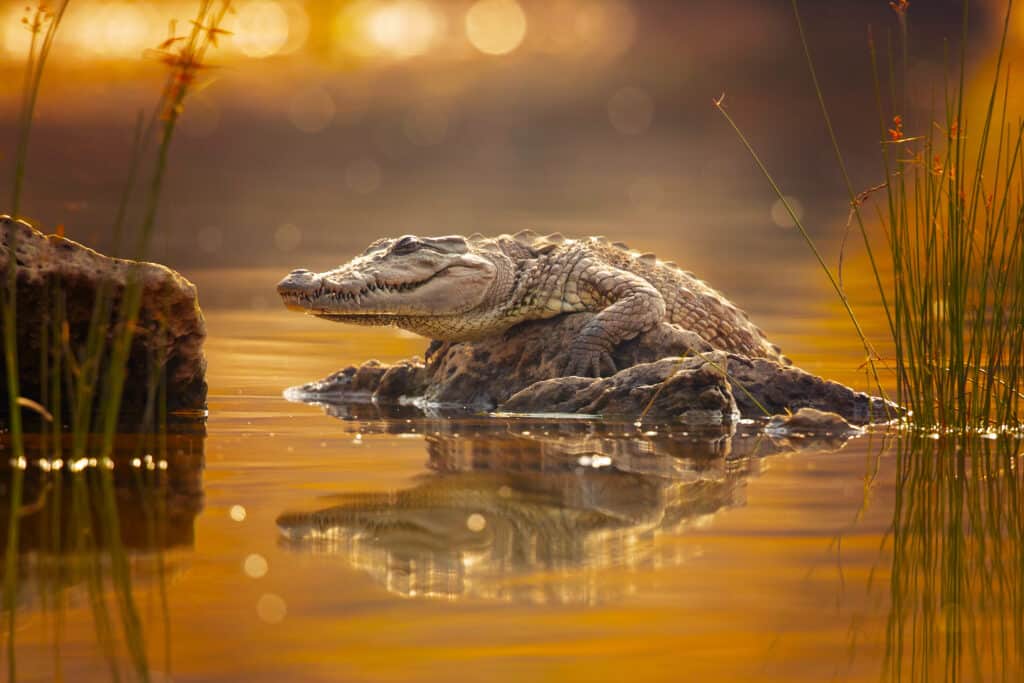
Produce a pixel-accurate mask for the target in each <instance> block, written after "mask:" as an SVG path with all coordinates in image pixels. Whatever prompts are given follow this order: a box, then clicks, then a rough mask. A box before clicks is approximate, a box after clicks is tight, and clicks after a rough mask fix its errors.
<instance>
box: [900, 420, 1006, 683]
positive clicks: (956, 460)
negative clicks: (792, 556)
mask: <svg viewBox="0 0 1024 683" xmlns="http://www.w3.org/2000/svg"><path fill="white" fill-rule="evenodd" d="M1022 455H1024V452H1022V451H1021V443H1020V442H1019V441H1015V440H1011V439H1000V440H995V441H992V440H988V439H977V438H963V439H956V438H950V439H942V440H932V439H927V438H920V437H916V438H907V439H905V440H903V441H901V442H899V444H898V446H897V476H898V480H897V486H896V503H895V508H894V512H893V526H892V544H893V558H892V573H891V578H890V585H889V592H890V599H891V605H890V611H889V618H888V623H887V629H886V662H885V671H884V674H885V677H886V678H887V679H889V680H894V681H912V682H916V681H936V680H946V681H961V680H963V681H1019V680H1022V679H1024V571H1022V568H1024V514H1022V513H1024V498H1022V494H1024V486H1022V482H1021V476H1022V475H1021V465H1022V462H1021V457H1022Z"/></svg>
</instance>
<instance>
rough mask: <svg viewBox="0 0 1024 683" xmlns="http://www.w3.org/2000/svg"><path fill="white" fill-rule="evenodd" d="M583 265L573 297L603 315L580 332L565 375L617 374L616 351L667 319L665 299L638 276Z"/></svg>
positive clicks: (588, 263) (600, 265)
mask: <svg viewBox="0 0 1024 683" xmlns="http://www.w3.org/2000/svg"><path fill="white" fill-rule="evenodd" d="M580 266H581V267H582V268H581V270H580V269H577V270H580V277H579V280H578V281H577V283H576V291H575V292H574V293H570V294H574V295H575V296H578V298H579V299H580V301H581V302H582V304H583V305H584V307H585V309H586V310H597V311H599V312H598V314H597V316H595V317H594V319H593V320H591V321H590V322H589V323H587V325H586V326H585V327H584V328H583V329H582V330H580V334H579V337H577V339H576V341H575V342H574V343H573V347H572V352H571V354H570V358H571V360H570V361H569V362H568V364H567V365H566V367H565V368H564V374H565V375H582V376H587V377H600V376H602V375H605V374H614V373H615V371H616V367H615V363H614V361H613V360H612V351H614V350H615V347H616V346H618V345H619V343H621V342H623V341H626V340H627V339H632V338H633V337H635V336H637V335H638V334H640V333H641V332H645V331H647V330H649V329H651V328H652V327H654V326H655V325H657V324H658V322H660V321H661V320H663V319H664V317H665V300H664V299H663V298H662V296H661V294H660V293H658V290H656V289H655V288H654V287H653V286H652V285H651V284H650V283H649V282H647V280H645V279H643V278H642V277H640V276H638V275H634V274H633V273H630V272H627V271H625V270H620V269H618V268H614V267H612V266H609V265H607V264H604V263H599V262H597V261H590V260H585V261H584V262H582V263H581V264H580Z"/></svg>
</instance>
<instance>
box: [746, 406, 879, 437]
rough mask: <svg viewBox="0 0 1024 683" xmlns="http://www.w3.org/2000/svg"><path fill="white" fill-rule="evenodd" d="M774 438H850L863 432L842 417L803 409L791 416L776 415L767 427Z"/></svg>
mask: <svg viewBox="0 0 1024 683" xmlns="http://www.w3.org/2000/svg"><path fill="white" fill-rule="evenodd" d="M764 430H765V432H767V433H768V434H770V435H772V436H796V437H807V436H850V435H853V434H859V433H860V432H861V431H862V430H861V429H860V428H858V427H854V426H853V425H851V424H850V423H849V422H847V421H846V420H845V419H844V418H843V416H842V415H838V414H836V413H829V412H825V411H823V410H816V409H814V408H801V409H800V410H798V411H796V412H795V413H792V414H789V415H775V416H773V417H772V418H771V419H770V420H768V424H767V425H765V428H764Z"/></svg>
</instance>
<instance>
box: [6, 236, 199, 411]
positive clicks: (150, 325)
mask: <svg viewBox="0 0 1024 683" xmlns="http://www.w3.org/2000/svg"><path fill="white" fill-rule="evenodd" d="M15 232H16V233H17V254H16V258H17V297H18V314H17V331H16V334H17V337H18V371H19V380H20V386H21V393H22V395H23V396H26V397H28V398H32V399H36V400H38V399H39V398H40V397H41V395H42V387H41V380H42V377H43V367H42V356H43V350H44V344H48V343H52V339H53V337H52V330H51V329H49V328H50V327H51V322H52V321H51V318H50V315H51V313H52V311H53V302H54V300H55V299H54V297H55V296H56V294H57V293H59V294H60V295H61V296H63V298H64V301H65V310H66V320H67V323H68V328H67V333H68V344H69V346H70V348H71V350H73V351H74V352H76V353H78V354H81V353H82V349H84V348H85V343H86V336H87V333H88V330H89V324H90V319H91V317H92V315H93V308H94V302H95V300H96V294H97V291H98V290H99V289H100V288H101V287H103V286H105V287H109V292H110V296H112V298H113V302H114V306H115V308H114V310H115V311H116V310H117V309H118V307H119V306H120V302H121V298H122V296H123V294H124V290H125V286H126V283H127V282H128V278H129V274H130V273H131V272H132V271H133V270H134V269H137V270H136V271H135V272H136V273H137V277H139V278H140V281H141V283H142V292H143V293H142V307H141V309H140V310H139V318H138V323H137V326H136V332H135V337H134V340H133V342H132V348H131V352H130V355H129V358H128V364H127V372H126V380H125V386H124V398H123V401H122V406H123V407H124V411H125V412H133V411H135V412H139V411H142V410H143V409H144V407H145V406H146V403H147V400H148V397H149V394H150V387H151V385H152V383H151V379H150V378H151V377H152V376H153V372H154V365H155V364H156V363H161V366H162V367H160V368H157V369H158V370H159V371H161V372H162V373H163V375H164V377H165V378H166V383H167V408H168V409H169V410H171V411H174V410H187V409H202V408H205V405H206V380H205V374H206V358H205V356H204V355H203V341H204V340H205V338H206V324H205V321H204V320H203V314H202V311H200V309H199V303H198V299H197V295H196V288H195V285H193V284H192V283H191V282H189V281H188V280H186V279H185V278H184V277H182V276H181V275H179V274H178V273H176V272H175V271H173V270H171V269H170V268H167V267H165V266H162V265H158V264H155V263H143V262H135V261H129V260H126V259H118V258H112V257H109V256H104V255H103V254H100V253H98V252H96V251H93V250H92V249H89V248H88V247H85V246H83V245H81V244H79V243H77V242H74V241H72V240H69V239H65V238H63V237H60V236H57V235H44V234H43V233H41V232H39V231H38V230H36V229H34V228H32V227H31V226H30V225H28V224H27V223H24V222H22V221H15V220H12V219H11V218H10V217H9V216H0V238H2V243H3V246H4V247H5V248H3V249H0V273H6V272H7V264H8V254H9V250H8V249H7V248H6V247H7V245H8V244H9V243H10V240H11V238H12V236H13V235H14V233H15ZM44 330H45V332H44ZM105 330H106V334H107V338H108V341H110V340H111V339H113V330H114V326H113V325H109V324H108V325H106V326H105ZM46 335H50V337H49V339H50V340H51V341H50V342H46V341H45V336H46ZM2 365H3V364H0V366H2ZM5 373H6V367H0V377H3V376H4V375H5ZM3 381H6V379H4V380H3Z"/></svg>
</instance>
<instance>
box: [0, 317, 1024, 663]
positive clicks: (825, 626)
mask: <svg viewBox="0 0 1024 683" xmlns="http://www.w3.org/2000/svg"><path fill="white" fill-rule="evenodd" d="M809 315H817V314H815V313H813V312H811V313H809ZM207 318H208V323H209V331H210V339H209V342H208V348H207V351H208V356H209V382H210V390H211V395H210V401H209V418H208V422H207V425H206V429H207V436H206V438H205V440H204V439H203V437H202V436H195V435H193V436H189V437H184V438H183V440H179V441H176V442H174V443H173V444H172V446H171V450H172V451H175V449H177V455H176V458H177V459H175V457H172V458H171V471H172V473H174V470H175V469H176V468H177V469H182V470H184V471H183V472H178V473H177V474H176V476H177V477H178V479H179V480H180V481H182V482H185V484H182V486H181V488H182V489H184V490H185V493H184V494H182V495H180V496H179V498H180V499H178V500H176V501H172V502H171V503H170V504H169V506H168V510H169V512H168V521H167V524H168V526H169V528H170V533H168V534H166V538H167V539H169V540H168V541H167V542H166V545H167V546H168V547H167V548H164V549H163V550H162V552H161V553H159V554H154V553H153V552H152V551H149V550H140V549H136V550H132V544H131V543H130V542H127V545H128V547H129V553H130V566H131V569H132V577H131V578H132V583H131V585H132V588H131V593H132V595H133V596H134V597H135V599H136V601H137V602H136V607H137V609H138V613H139V615H140V622H141V623H140V631H141V634H142V638H143V641H144V652H145V665H144V667H143V668H144V672H143V673H144V674H145V675H148V677H149V678H150V679H151V680H175V681H221V680H224V681H228V680H230V681H299V680H302V681H305V680H310V681H397V680H401V681H405V680H410V681H427V680H467V681H469V680H473V681H475V680H502V681H524V680H551V681H569V680H573V681H575V680H579V681H596V680H607V681H616V680H633V681H638V680H666V681H667V680H672V681H677V680H707V681H829V680H839V681H876V680H915V681H928V680H965V681H966V680H970V681H982V680H1006V681H1015V680H1021V679H1020V675H1021V672H1022V670H1021V665H1022V659H1021V656H1020V653H1021V649H1020V648H1021V642H1022V641H1021V636H1022V632H1024V631H1022V627H1021V619H1022V609H1021V601H1022V597H1021V592H1022V586H1021V577H1020V562H1021V559H1022V554H1021V551H1022V548H1024V545H1022V544H1021V534H1020V519H1021V516H1020V514H1019V513H1020V512H1021V502H1020V500H1021V499H1020V498H1019V497H1018V493H1019V490H1018V484H1017V481H1018V478H1019V477H1018V475H1017V469H1016V464H1017V463H1018V461H1019V454H1018V453H1017V452H1009V451H1008V452H1005V453H1004V452H1003V450H1001V449H998V448H996V446H995V445H990V444H988V443H986V444H983V445H982V446H979V447H978V449H979V450H978V453H981V455H978V453H974V452H972V453H970V454H968V455H966V456H965V454H964V453H963V451H956V449H955V447H951V448H949V449H947V451H948V452H944V453H940V452H936V448H938V447H939V446H941V444H939V445H938V446H936V445H935V444H938V442H931V441H929V442H927V443H928V444H929V445H928V446H923V447H922V446H919V445H918V446H913V447H912V446H911V445H909V444H900V443H899V442H898V441H897V440H896V439H895V438H893V437H891V436H886V435H885V434H883V433H875V434H871V435H866V436H862V437H860V438H856V439H853V440H852V441H850V442H848V443H846V444H845V445H844V444H841V443H817V444H814V443H812V444H806V443H799V442H798V443H787V442H778V441H772V440H769V439H765V438H763V437H758V436H756V435H754V434H750V433H740V434H737V435H736V436H734V437H733V438H732V439H731V440H730V439H728V438H722V437H718V438H714V439H710V440H708V439H704V438H702V437H700V438H699V437H698V435H696V434H689V433H688V432H686V431H685V430H684V429H683V428H682V427H679V426H675V427H673V426H665V425H662V426H658V427H654V428H652V427H650V426H645V427H643V428H642V429H640V428H636V427H634V426H633V425H632V424H607V423H600V422H579V421H551V420H549V421H543V420H520V421H516V420H512V421H508V420H499V419H497V418H491V417H487V416H482V417H479V418H473V419H467V420H459V421H452V420H444V419H431V418H423V417H421V416H420V417H417V416H413V415H411V414H410V415H409V416H406V415H404V414H400V415H397V416H392V417H389V418H387V419H377V418H376V417H375V416H374V414H373V411H372V410H371V411H369V412H367V413H365V414H362V415H359V416H358V417H353V416H352V415H348V414H346V413H345V410H344V409H331V408H328V409H325V408H322V407H318V406H311V405H302V404H295V403H289V402H287V401H286V400H285V399H283V398H282V397H281V390H282V389H283V388H284V387H287V386H289V385H294V384H297V383H301V382H303V381H307V380H309V379H312V378H316V377H320V376H323V375H325V374H327V373H329V372H331V371H333V370H335V369H338V368H339V367H342V366H343V365H345V364H348V363H353V362H360V361H362V360H365V359H366V358H367V357H368V356H370V355H372V356H376V357H378V358H379V359H381V360H382V361H390V360H395V359H398V358H402V357H407V356H410V355H414V354H416V353H419V352H421V351H422V349H423V346H424V343H423V341H422V340H419V339H416V338H414V337H410V336H406V335H403V334H401V333H398V332H395V331H391V330H373V329H357V328H347V327H344V328H343V327H340V326H335V325H328V324H326V323H323V322H322V321H317V320H311V319H306V318H302V317H300V316H294V315H291V314H288V313H286V312H284V311H277V310H258V311H240V310H211V311H209V312H208V314H207ZM826 318H827V316H826ZM824 319H825V318H820V317H819V319H818V321H817V322H816V323H815V324H814V325H812V326H811V328H812V329H817V330H820V329H822V323H821V321H822V320H824ZM805 325H808V323H806V321H804V322H801V321H799V320H793V319H792V318H790V319H789V322H785V321H773V320H768V321H766V326H767V327H769V329H770V330H773V331H774V333H775V335H774V336H776V337H777V338H780V341H782V342H784V345H786V346H787V349H790V350H792V349H794V348H796V350H797V351H796V353H795V354H794V355H796V356H797V359H798V361H800V362H801V363H802V364H804V365H806V366H809V367H814V368H815V370H816V371H820V372H827V373H828V374H831V375H832V376H838V377H840V378H841V379H844V380H845V381H848V382H851V383H855V382H857V381H860V380H859V379H858V378H859V377H860V373H859V371H858V370H857V369H856V365H857V363H856V355H857V354H856V344H852V345H851V344H850V343H849V342H848V341H844V342H842V343H841V344H840V347H841V348H840V347H835V346H832V347H830V346H829V344H828V337H827V335H821V334H820V332H819V333H818V334H819V336H818V337H816V338H811V337H809V336H808V335H807V334H805V333H804V332H803V329H802V328H803V327H804V326H805ZM824 327H825V328H826V329H827V325H824ZM816 345H817V346H818V347H820V348H827V349H828V354H827V355H826V354H825V353H824V352H822V353H819V354H818V355H814V354H813V353H812V351H811V349H813V348H814V347H815V346H816ZM844 345H845V346H844ZM826 357H827V358H828V359H829V360H828V361H827V362H826V361H825V358H826ZM741 432H742V430H741ZM912 449H917V450H915V451H914V452H913V453H909V456H910V457H908V452H909V451H910V450H912ZM967 450H972V449H971V448H968V449H967ZM1011 450H1012V449H1011ZM186 451H187V453H186ZM197 453H198V454H199V455H200V456H201V457H199V458H196V457H188V455H189V454H192V456H194V455H195V454H197ZM172 455H174V454H173V453H172ZM965 458H966V461H965ZM978 458H981V459H980V460H979V459H978ZM957 462H959V463H960V467H959V468H958V466H956V465H955V463H957ZM908 463H911V464H908ZM913 463H917V464H913ZM921 463H925V464H921ZM942 463H954V465H953V467H952V469H951V470H950V469H948V468H946V467H945V465H943V464H942ZM979 463H980V464H979ZM951 472H952V474H950V473H951ZM958 472H959V476H958V474H957V473H958ZM188 482H192V483H191V484H189V483H188ZM190 486H191V487H193V488H195V489H197V491H193V492H192V493H198V495H193V496H190V495H189V493H188V489H189V487H190ZM908 501H910V502H908ZM122 502H123V501H122ZM123 504H124V506H125V507H123V508H122V513H121V514H122V517H130V516H131V515H133V514H137V513H133V512H132V510H133V509H134V508H132V507H131V505H130V502H123ZM282 515H285V516H283V517H282ZM279 518H280V525H279V523H278V519H279ZM130 526H131V520H126V521H125V522H124V523H123V524H122V527H123V528H125V527H130ZM126 533H127V532H126ZM37 555H38V553H34V552H33V551H32V550H31V549H26V550H25V551H24V558H23V559H24V563H23V564H24V568H23V576H22V579H21V585H20V587H19V595H18V605H17V608H16V610H17V612H16V629H15V633H14V637H15V648H14V650H15V654H16V664H17V672H18V673H17V675H18V678H19V680H28V681H48V680H53V679H55V678H58V677H59V678H61V679H62V680H66V681H86V680H107V679H109V678H111V677H112V675H113V673H112V667H113V668H114V669H116V670H117V672H118V673H119V674H120V675H121V677H122V680H125V679H127V680H131V679H132V678H134V677H136V674H137V673H138V667H137V666H135V665H133V664H132V661H131V659H130V657H129V655H128V650H129V648H127V647H126V646H125V644H124V641H125V638H126V636H125V635H124V631H123V628H122V626H121V625H120V622H119V620H118V618H117V609H116V605H117V604H118V603H117V602H116V601H117V600H118V599H119V598H118V597H117V596H116V595H115V594H116V589H114V588H113V587H111V586H109V585H108V586H107V587H106V588H105V589H104V591H105V593H106V595H107V596H108V597H109V604H110V605H111V606H112V609H111V614H112V617H111V624H112V633H113V637H111V638H103V637H101V635H100V633H99V631H98V627H97V623H96V620H95V608H94V605H93V603H92V601H91V598H90V596H91V595H92V594H93V593H92V592H91V591H90V590H88V589H87V587H86V586H83V585H81V584H76V583H74V582H70V583H69V585H61V586H58V587H57V589H56V592H57V593H59V598H58V599H54V597H53V593H52V592H50V593H48V592H47V591H44V590H42V589H40V588H39V586H41V585H43V584H45V583H46V581H45V578H46V577H45V576H42V570H41V569H39V567H40V566H42V564H41V563H40V562H38V559H39V558H38V557H37ZM160 567H162V571H158V569H160ZM51 583H52V582H51ZM111 662H113V665H112V664H111Z"/></svg>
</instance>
